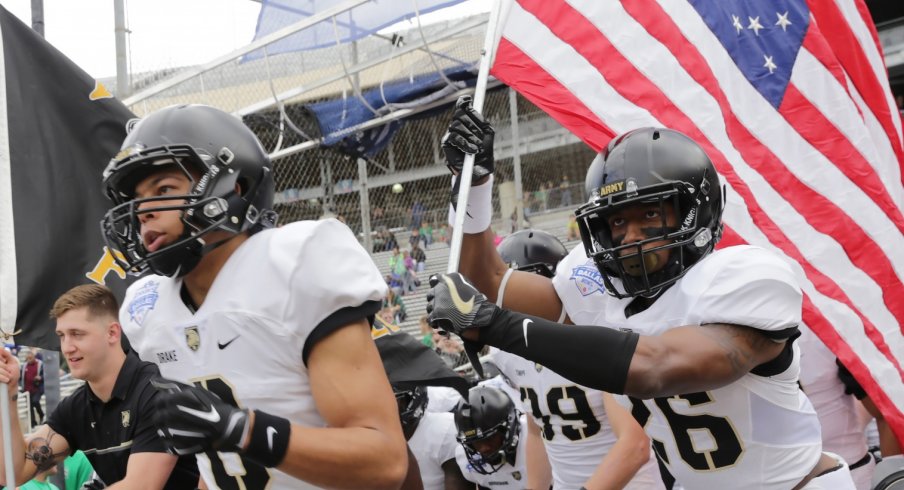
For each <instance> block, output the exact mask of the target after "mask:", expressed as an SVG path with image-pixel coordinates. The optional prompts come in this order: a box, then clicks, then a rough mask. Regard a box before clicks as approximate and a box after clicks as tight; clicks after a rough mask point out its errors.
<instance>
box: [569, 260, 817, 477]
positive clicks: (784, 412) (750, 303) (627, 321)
mask: <svg viewBox="0 0 904 490" xmlns="http://www.w3.org/2000/svg"><path fill="white" fill-rule="evenodd" d="M557 272H558V273H557V275H556V277H555V278H554V280H553V283H554V285H555V287H556V291H557V292H558V294H559V297H560V298H562V302H563V303H564V305H565V309H566V311H567V313H568V316H569V317H570V318H571V319H572V321H573V322H574V323H576V324H579V325H602V326H606V327H610V328H618V329H624V330H631V331H634V332H637V333H639V334H641V335H659V334H662V333H663V332H665V331H666V330H668V329H670V328H674V327H678V326H684V325H705V324H710V323H728V324H736V325H745V326H749V327H753V328H757V329H760V330H764V331H768V332H773V333H776V334H777V335H781V333H782V332H784V333H787V332H789V330H788V329H793V328H794V327H796V326H798V325H800V324H801V303H802V294H801V291H800V288H799V287H798V286H797V282H796V279H795V277H794V273H793V272H792V270H791V268H790V267H789V266H788V264H787V263H785V262H784V261H783V260H782V259H781V258H780V257H778V256H777V255H775V254H774V253H772V252H769V251H767V250H764V249H761V248H758V247H751V246H736V247H729V248H725V249H722V250H718V251H715V252H713V253H712V254H710V255H708V256H707V257H705V258H704V259H703V260H701V261H700V262H699V263H697V264H696V265H694V266H693V267H692V268H691V269H690V270H689V271H688V272H687V274H686V275H685V276H684V277H683V278H681V279H680V280H678V281H677V282H676V283H675V284H674V285H672V286H671V287H670V288H669V289H667V290H666V291H665V292H664V293H663V294H662V296H660V297H659V299H657V300H656V302H655V303H654V304H653V305H652V306H650V308H648V309H647V310H645V311H643V312H640V313H637V314H635V315H632V316H630V317H628V318H626V317H625V307H626V306H627V305H628V304H629V303H630V301H631V298H626V299H617V298H615V297H613V296H609V295H608V294H606V292H605V287H604V285H603V281H602V276H601V275H600V274H599V271H598V270H596V267H595V265H594V264H593V262H592V261H590V260H589V259H587V257H586V255H585V253H584V250H583V249H582V248H581V247H578V248H576V249H575V250H572V252H571V253H570V254H569V256H568V257H567V258H566V259H565V260H564V261H563V262H561V263H560V264H559V266H558V268H557ZM613 281H614V282H616V281H617V279H613ZM589 297H597V298H599V299H600V300H599V301H587V300H586V299H587V298H589ZM793 354H794V355H793V356H791V357H790V361H789V362H788V363H787V365H786V366H782V369H781V372H778V373H777V374H774V375H772V376H768V377H766V376H759V375H756V374H752V373H748V374H746V375H745V376H743V377H742V378H741V379H739V380H738V381H736V382H734V383H731V384H730V385H727V386H724V387H721V388H718V389H714V390H710V391H707V392H703V393H689V394H686V395H679V396H672V397H667V398H657V399H651V400H642V401H641V400H637V399H629V398H628V397H626V396H618V397H617V398H618V400H619V402H621V403H623V404H624V405H625V406H626V407H627V408H629V409H631V410H632V413H633V414H634V415H635V417H637V418H638V420H639V421H640V422H641V424H642V425H644V429H645V430H646V432H647V434H648V435H649V436H650V438H651V440H652V442H653V448H654V450H655V452H656V453H657V454H658V456H659V457H660V458H661V459H662V460H663V461H664V463H665V465H666V466H667V467H668V469H669V471H670V472H671V473H672V475H673V476H674V477H675V478H676V479H677V480H678V481H679V482H680V483H681V484H682V486H683V487H684V488H688V489H695V488H732V489H737V490H743V489H748V488H749V489H754V488H755V489H777V490H778V489H788V488H791V487H793V486H794V485H795V484H797V483H798V482H799V481H800V480H801V479H803V477H804V476H806V475H807V473H809V471H810V470H811V469H812V468H813V466H814V465H815V464H816V462H817V461H818V459H819V457H820V453H821V442H820V429H819V420H818V419H817V417H816V413H815V411H814V410H813V407H812V405H811V404H810V402H809V400H808V399H807V397H806V396H805V395H804V394H803V392H801V391H800V389H799V388H798V385H797V380H798V376H799V372H800V350H799V347H798V346H797V345H796V344H795V345H793Z"/></svg>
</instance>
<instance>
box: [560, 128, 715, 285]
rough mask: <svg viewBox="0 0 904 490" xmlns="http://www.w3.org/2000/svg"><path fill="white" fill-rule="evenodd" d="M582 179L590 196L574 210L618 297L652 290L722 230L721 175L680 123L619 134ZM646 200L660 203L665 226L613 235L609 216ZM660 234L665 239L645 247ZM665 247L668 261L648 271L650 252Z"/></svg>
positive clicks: (703, 251) (675, 275)
mask: <svg viewBox="0 0 904 490" xmlns="http://www.w3.org/2000/svg"><path fill="white" fill-rule="evenodd" d="M585 186H586V190H587V193H588V195H589V196H590V200H589V202H588V203H587V204H585V205H583V206H581V207H580V208H578V209H577V211H575V214H576V215H577V222H578V227H579V229H580V233H581V238H582V239H583V241H584V248H585V249H586V251H587V256H588V257H590V258H592V259H593V261H594V262H595V263H596V266H597V268H599V270H600V272H601V273H602V275H603V280H604V281H605V283H606V290H607V292H609V294H612V295H614V296H616V297H619V298H624V297H633V296H648V297H652V296H655V295H657V294H658V293H659V292H660V291H662V290H663V289H664V288H665V287H667V286H669V285H670V284H672V283H674V282H675V281H677V280H678V279H679V278H680V277H681V276H683V275H684V274H685V273H686V272H687V270H688V268H689V267H691V266H692V265H694V264H695V263H697V262H698V261H699V260H700V259H701V258H703V257H704V256H706V255H707V254H709V253H710V252H712V250H713V247H714V246H715V244H716V243H717V242H718V241H719V239H720V238H721V237H722V207H723V196H722V186H721V184H720V183H719V176H718V175H717V174H716V169H715V167H714V166H713V163H712V161H710V159H709V157H708V156H707V155H706V153H705V152H704V151H703V149H702V148H701V147H700V145H698V144H697V143H695V142H694V141H693V140H691V139H690V138H688V137H687V136H685V135H684V134H682V133H679V132H678V131H674V130H671V129H663V128H641V129H635V130H633V131H630V132H628V133H625V134H623V135H621V136H618V137H616V138H615V139H613V140H612V141H611V142H610V143H609V145H608V146H607V147H606V149H605V150H603V151H602V152H601V153H600V154H599V155H597V156H596V158H595V159H594V160H593V163H591V165H590V169H589V170H588V171H587V179H586V182H585ZM649 203H658V204H659V206H660V213H659V214H660V216H662V219H663V222H662V226H661V227H660V228H658V229H656V230H652V231H653V232H654V233H652V234H651V235H650V236H647V237H646V238H645V239H644V240H643V241H640V242H635V243H626V244H622V243H620V242H616V241H615V240H613V237H612V233H611V231H610V229H609V222H608V220H607V217H608V216H609V215H610V214H611V213H612V212H613V211H616V210H620V209H624V208H626V207H630V206H634V205H637V204H649ZM666 203H671V204H672V206H673V208H674V210H675V215H676V216H677V226H667V225H666V222H665V209H664V208H665V205H666ZM661 240H666V241H668V242H670V243H668V244H667V245H663V246H660V247H656V248H653V249H650V250H646V251H645V250H643V246H644V245H646V244H649V243H651V242H656V241H661ZM665 249H667V250H668V251H669V258H668V263H667V264H666V265H665V266H664V267H662V268H660V269H659V270H657V271H655V272H649V271H648V268H652V267H651V265H652V264H654V263H655V257H653V256H652V252H655V251H658V250H665ZM626 252H628V253H626ZM620 253H621V254H624V255H623V256H621V257H620V256H619V254H620ZM612 277H616V278H618V279H619V281H620V283H621V285H620V287H619V286H617V285H615V284H613V282H612V281H611V280H610V278H612Z"/></svg>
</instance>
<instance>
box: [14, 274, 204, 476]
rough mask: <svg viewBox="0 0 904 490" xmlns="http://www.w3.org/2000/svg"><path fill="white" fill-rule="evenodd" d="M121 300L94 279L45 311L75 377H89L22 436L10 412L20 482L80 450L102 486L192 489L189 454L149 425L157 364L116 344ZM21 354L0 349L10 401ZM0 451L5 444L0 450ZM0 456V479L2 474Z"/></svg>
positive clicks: (194, 471)
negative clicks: (174, 451)
mask: <svg viewBox="0 0 904 490" xmlns="http://www.w3.org/2000/svg"><path fill="white" fill-rule="evenodd" d="M118 313H119V306H118V304H117V301H116V298H115V297H114V296H113V293H112V292H111V291H110V290H109V289H108V288H106V287H104V286H100V285H96V284H91V285H82V286H77V287H75V288H72V289H70V290H69V291H67V292H66V293H64V294H63V295H62V296H60V297H59V298H58V299H57V301H56V303H55V304H54V305H53V309H52V310H51V312H50V316H51V317H52V318H55V319H56V322H57V325H56V332H57V335H58V336H59V338H60V350H61V351H62V353H63V356H64V357H65V359H66V360H67V361H68V363H69V367H70V369H71V371H72V376H73V377H75V378H78V379H83V380H85V381H86V383H85V384H84V385H82V386H81V387H79V388H78V389H77V390H76V391H75V392H73V393H72V395H71V396H69V397H67V398H65V399H64V400H63V401H62V402H61V403H60V405H59V406H58V407H57V408H56V410H54V411H53V413H51V414H50V415H49V416H48V418H47V421H46V424H45V425H41V426H39V427H38V428H37V429H36V430H35V431H34V432H32V433H31V434H29V435H28V436H27V437H23V436H22V435H21V434H22V430H21V428H20V427H19V420H18V417H13V418H12V427H11V432H12V434H13V437H12V443H13V462H14V465H15V469H14V471H15V475H16V482H17V484H21V483H24V482H26V481H28V480H29V479H31V478H32V477H33V476H34V475H35V474H36V473H38V472H40V471H43V470H46V469H47V468H49V467H51V466H53V465H55V464H57V463H59V462H60V461H62V460H63V459H64V458H65V457H66V456H68V455H70V454H71V453H73V452H75V451H76V450H77V449H81V450H82V451H84V452H85V454H86V455H87V456H88V459H89V460H90V461H91V465H92V466H93V467H94V469H95V471H96V472H97V475H98V477H99V478H100V479H101V480H103V482H105V483H106V485H107V488H128V489H161V488H172V489H177V488H195V487H196V486H197V484H198V471H197V466H196V464H195V462H194V458H186V457H183V458H178V459H177V458H176V456H173V455H171V454H168V453H167V452H166V449H165V447H164V445H163V442H162V441H161V440H160V439H159V438H158V436H157V433H156V429H155V428H154V425H153V420H152V414H151V412H150V407H152V406H153V400H154V398H155V397H156V396H157V390H156V389H155V388H154V387H153V386H152V385H151V384H150V382H149V380H150V378H151V377H154V376H159V370H158V369H157V365H156V364H152V363H149V362H142V361H141V360H140V359H138V356H137V355H136V354H135V353H134V352H130V353H128V354H126V353H125V352H123V349H122V347H121V344H120V340H121V336H122V327H121V326H120V324H119V322H118V320H117V316H118ZM18 376H19V365H18V360H17V359H16V358H15V357H14V356H13V355H12V354H11V353H10V352H9V351H7V350H3V349H0V382H2V383H7V385H8V390H7V391H8V393H9V397H10V399H11V400H13V401H14V400H15V399H16V397H17V393H16V386H17V384H16V382H17V378H18ZM0 454H2V450H0ZM4 464H5V463H3V460H2V458H0V469H2V470H3V471H2V472H0V480H2V479H3V478H4V477H3V476H2V475H5V468H3V465H4Z"/></svg>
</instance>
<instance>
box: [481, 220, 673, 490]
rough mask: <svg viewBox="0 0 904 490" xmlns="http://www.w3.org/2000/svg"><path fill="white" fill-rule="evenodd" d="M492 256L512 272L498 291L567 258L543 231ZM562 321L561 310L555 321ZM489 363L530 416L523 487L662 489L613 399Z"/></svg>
mask: <svg viewBox="0 0 904 490" xmlns="http://www.w3.org/2000/svg"><path fill="white" fill-rule="evenodd" d="M496 250H497V251H498V252H499V256H500V258H501V259H502V261H503V262H505V263H506V264H508V266H509V267H510V269H509V271H507V272H506V275H505V276H504V277H503V279H502V282H503V283H505V282H506V277H510V276H511V274H512V271H513V270H518V271H524V272H532V273H534V274H538V275H541V276H544V277H548V278H552V277H553V276H554V274H555V271H556V266H557V265H558V263H559V262H561V261H562V260H563V259H564V258H565V257H566V256H567V255H568V250H566V249H565V246H564V245H562V242H560V241H559V239H558V238H556V237H555V236H553V235H552V234H550V233H547V232H545V231H542V230H522V231H519V232H516V233H512V234H511V235H509V236H507V237H506V238H505V239H504V240H502V242H500V243H499V246H498V247H497V248H496ZM504 290H505V288H504V287H500V291H504ZM504 301H505V298H504V297H503V295H502V294H500V295H499V296H498V297H497V298H496V304H497V305H498V306H500V307H501V306H502V305H503V304H504ZM564 320H565V312H564V310H563V311H562V313H561V314H560V315H559V318H558V320H557V321H558V322H562V321H564ZM492 355H493V359H494V360H495V362H496V363H497V364H498V366H499V368H500V369H501V370H502V371H503V373H504V374H505V375H506V377H507V379H509V380H511V382H512V383H513V384H515V386H516V387H517V389H518V390H519V392H520V397H521V399H522V402H523V403H524V406H525V411H526V412H527V413H528V415H530V417H528V419H527V426H528V429H529V430H528V431H527V433H528V436H527V438H528V439H527V459H528V461H529V463H528V465H527V470H528V487H530V488H548V487H549V484H550V483H553V486H554V487H556V488H580V487H581V486H583V487H586V488H591V489H592V488H605V487H606V486H607V485H610V484H613V483H614V484H615V485H616V486H618V487H619V488H622V487H624V488H628V489H659V488H662V482H661V479H660V477H659V471H658V468H656V462H655V460H653V459H651V458H650V457H649V456H650V440H649V438H647V437H646V435H645V434H644V433H643V429H642V428H641V427H640V426H639V425H638V424H637V422H636V421H635V420H634V419H632V418H631V415H630V414H629V413H628V411H627V410H625V409H624V408H622V407H621V406H620V405H618V404H617V403H616V402H615V400H614V399H613V398H612V396H611V395H607V394H605V393H603V392H601V391H598V390H592V389H589V388H587V387H584V386H579V385H576V384H574V383H572V382H570V381H568V380H567V379H565V378H563V377H562V376H560V375H559V374H557V373H555V372H554V371H553V370H551V369H548V368H546V367H544V366H542V365H540V364H537V363H534V362H531V361H528V360H527V359H524V358H522V357H518V356H516V355H514V354H509V353H507V352H502V351H499V350H498V349H495V348H493V354H492ZM550 470H551V473H550ZM550 477H551V480H552V481H550ZM629 481H630V482H629ZM626 485H627V486H626Z"/></svg>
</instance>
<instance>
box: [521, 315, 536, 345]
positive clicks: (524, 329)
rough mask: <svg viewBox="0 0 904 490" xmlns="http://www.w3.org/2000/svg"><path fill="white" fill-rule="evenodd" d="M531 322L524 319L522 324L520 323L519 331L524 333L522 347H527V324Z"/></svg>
mask: <svg viewBox="0 0 904 490" xmlns="http://www.w3.org/2000/svg"><path fill="white" fill-rule="evenodd" d="M533 322H534V321H533V320H531V319H530V318H525V319H524V322H522V323H521V329H522V330H523V331H524V347H527V324H528V323H533Z"/></svg>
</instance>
